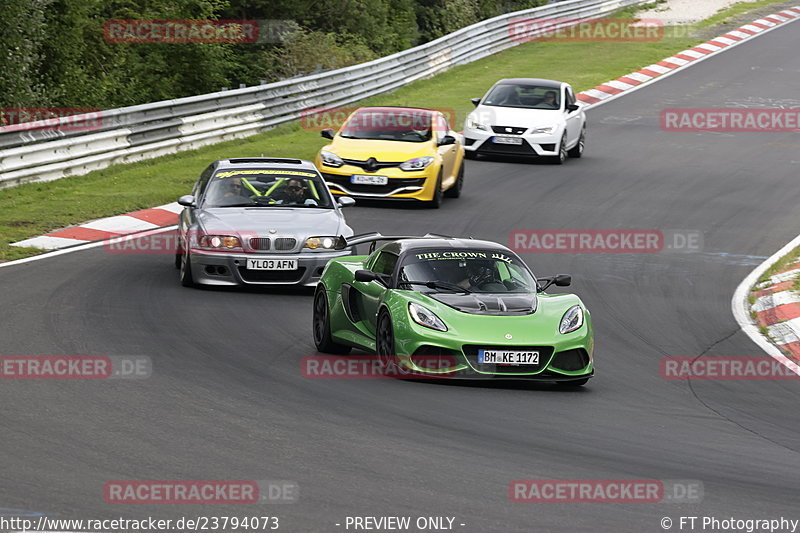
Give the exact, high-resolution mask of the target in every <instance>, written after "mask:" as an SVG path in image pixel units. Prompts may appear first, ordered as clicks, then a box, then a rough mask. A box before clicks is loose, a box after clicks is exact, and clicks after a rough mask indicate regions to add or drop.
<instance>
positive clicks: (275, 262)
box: [247, 259, 297, 270]
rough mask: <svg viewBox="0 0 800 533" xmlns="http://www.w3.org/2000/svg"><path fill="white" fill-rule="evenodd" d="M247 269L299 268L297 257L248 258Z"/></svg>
mask: <svg viewBox="0 0 800 533" xmlns="http://www.w3.org/2000/svg"><path fill="white" fill-rule="evenodd" d="M247 270H297V259H248V260H247Z"/></svg>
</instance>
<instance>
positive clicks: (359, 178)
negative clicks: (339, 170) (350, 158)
mask: <svg viewBox="0 0 800 533" xmlns="http://www.w3.org/2000/svg"><path fill="white" fill-rule="evenodd" d="M350 183H353V184H355V185H386V184H387V183H389V178H387V177H386V176H368V175H364V174H353V175H352V176H351V177H350Z"/></svg>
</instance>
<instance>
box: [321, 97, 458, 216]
mask: <svg viewBox="0 0 800 533" xmlns="http://www.w3.org/2000/svg"><path fill="white" fill-rule="evenodd" d="M321 135H322V136H323V137H325V138H326V139H330V140H331V142H330V144H328V145H326V146H323V147H322V149H321V150H320V151H319V154H317V158H316V161H315V162H316V165H317V168H318V169H319V171H320V172H321V173H322V176H323V178H324V179H325V181H326V182H327V183H328V186H329V187H330V190H331V192H332V193H333V194H335V195H340V196H352V197H355V198H369V199H383V198H391V199H398V200H414V201H422V202H426V203H427V204H428V205H429V206H430V207H439V205H441V203H442V197H443V196H448V197H451V198H458V197H459V196H460V195H461V188H462V187H463V185H464V145H463V140H462V137H461V135H459V134H458V133H456V132H454V131H452V130H451V129H450V125H449V124H448V121H447V119H446V118H445V116H444V114H443V113H442V112H440V111H435V110H432V109H421V108H413V107H362V108H360V109H357V110H356V111H354V112H353V113H352V114H351V115H350V116H349V117H348V118H347V120H346V121H345V122H344V124H343V125H342V127H341V128H340V129H339V131H338V132H334V130H332V129H325V130H322V132H321Z"/></svg>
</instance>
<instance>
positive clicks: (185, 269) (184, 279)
mask: <svg viewBox="0 0 800 533" xmlns="http://www.w3.org/2000/svg"><path fill="white" fill-rule="evenodd" d="M180 272H181V276H180V279H181V285H183V286H184V287H194V278H192V258H191V256H189V250H186V251H184V252H183V253H182V254H181V270H180Z"/></svg>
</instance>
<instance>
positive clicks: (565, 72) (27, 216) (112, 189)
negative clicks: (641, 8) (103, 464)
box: [0, 30, 705, 261]
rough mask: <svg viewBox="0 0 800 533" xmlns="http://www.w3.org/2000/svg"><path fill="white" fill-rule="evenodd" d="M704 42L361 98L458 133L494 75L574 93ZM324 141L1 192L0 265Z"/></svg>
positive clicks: (600, 46)
mask: <svg viewBox="0 0 800 533" xmlns="http://www.w3.org/2000/svg"><path fill="white" fill-rule="evenodd" d="M704 40H705V39H702V38H698V37H693V36H691V35H690V34H688V33H687V31H685V30H681V31H674V32H665V37H664V39H662V40H660V41H657V42H563V41H562V42H531V43H526V44H523V45H520V46H517V47H514V48H511V49H509V50H506V51H504V52H502V53H500V54H496V55H494V56H492V57H489V58H485V59H482V60H480V61H476V62H474V63H471V64H468V65H462V66H459V67H455V68H453V69H452V70H450V71H448V72H445V73H443V74H440V75H438V76H436V77H434V78H430V79H426V80H421V81H418V82H415V83H413V84H411V85H408V86H406V87H403V88H401V89H399V90H397V91H396V92H394V93H392V94H387V95H381V96H378V97H374V98H371V99H369V100H366V101H364V102H360V104H366V105H374V104H383V105H411V106H423V107H436V108H447V109H452V110H454V111H455V112H456V117H457V118H456V122H455V125H456V129H461V124H463V120H464V117H465V116H466V114H467V113H468V112H469V110H470V109H472V104H471V103H470V101H469V100H470V98H472V97H476V96H482V95H483V93H484V92H485V91H486V89H488V88H489V87H490V86H491V85H492V84H493V83H494V82H495V81H497V80H498V79H500V78H505V77H541V78H552V79H557V80H565V81H567V82H569V83H571V84H572V85H573V87H575V89H576V90H577V91H582V90H586V89H589V88H592V87H594V86H596V85H598V84H600V83H603V82H605V81H608V80H610V79H614V78H616V77H619V76H621V75H624V74H627V73H629V72H632V71H635V70H638V69H640V68H642V67H644V66H646V65H648V64H651V63H654V62H657V61H660V60H661V59H663V58H665V57H668V56H670V55H672V54H674V53H676V52H679V51H680V50H683V49H686V48H689V47H691V46H694V45H696V44H699V43H700V42H703V41H704ZM324 143H325V140H324V139H322V138H320V137H319V134H318V132H316V131H307V130H303V129H301V127H300V125H299V124H289V125H286V126H283V127H280V128H277V129H275V130H272V131H269V132H266V133H262V134H259V135H255V136H252V137H249V138H247V139H244V140H237V141H230V142H226V143H221V144H216V145H213V146H208V147H204V148H200V149H197V150H192V151H186V152H181V153H179V154H173V155H169V156H164V157H160V158H157V159H151V160H148V161H143V162H139V163H133V164H128V165H116V166H113V167H109V168H107V169H104V170H100V171H96V172H92V173H90V174H87V175H85V176H77V177H71V178H64V179H61V180H57V181H54V182H49V183H38V184H26V185H22V186H19V187H15V188H11V189H4V190H0V235H2V237H0V261H7V260H13V259H18V258H21V257H26V256H29V255H33V254H36V253H40V251H39V250H36V249H30V248H26V249H21V248H16V247H11V246H9V244H10V243H12V242H17V241H20V240H23V239H26V238H29V237H34V236H37V235H41V234H44V233H48V232H50V231H53V230H55V229H58V228H62V227H65V226H69V225H73V224H78V223H81V222H85V221H87V220H91V219H95V218H100V217H106V216H111V215H116V214H121V213H127V212H130V211H133V210H137V209H144V208H147V207H153V206H156V205H161V204H165V203H168V202H172V201H175V199H176V198H177V197H178V196H180V195H182V194H186V193H188V192H189V190H190V188H191V186H192V184H193V183H194V181H195V179H196V177H197V176H198V174H199V173H200V172H201V171H202V169H203V168H205V167H206V166H207V165H208V164H209V163H210V162H211V161H213V160H215V159H221V158H225V157H240V156H258V155H261V154H266V155H270V156H276V157H281V156H290V157H300V158H303V159H313V157H314V155H315V154H316V152H317V150H318V149H319V148H320V147H321V146H322V145H323V144H324Z"/></svg>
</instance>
